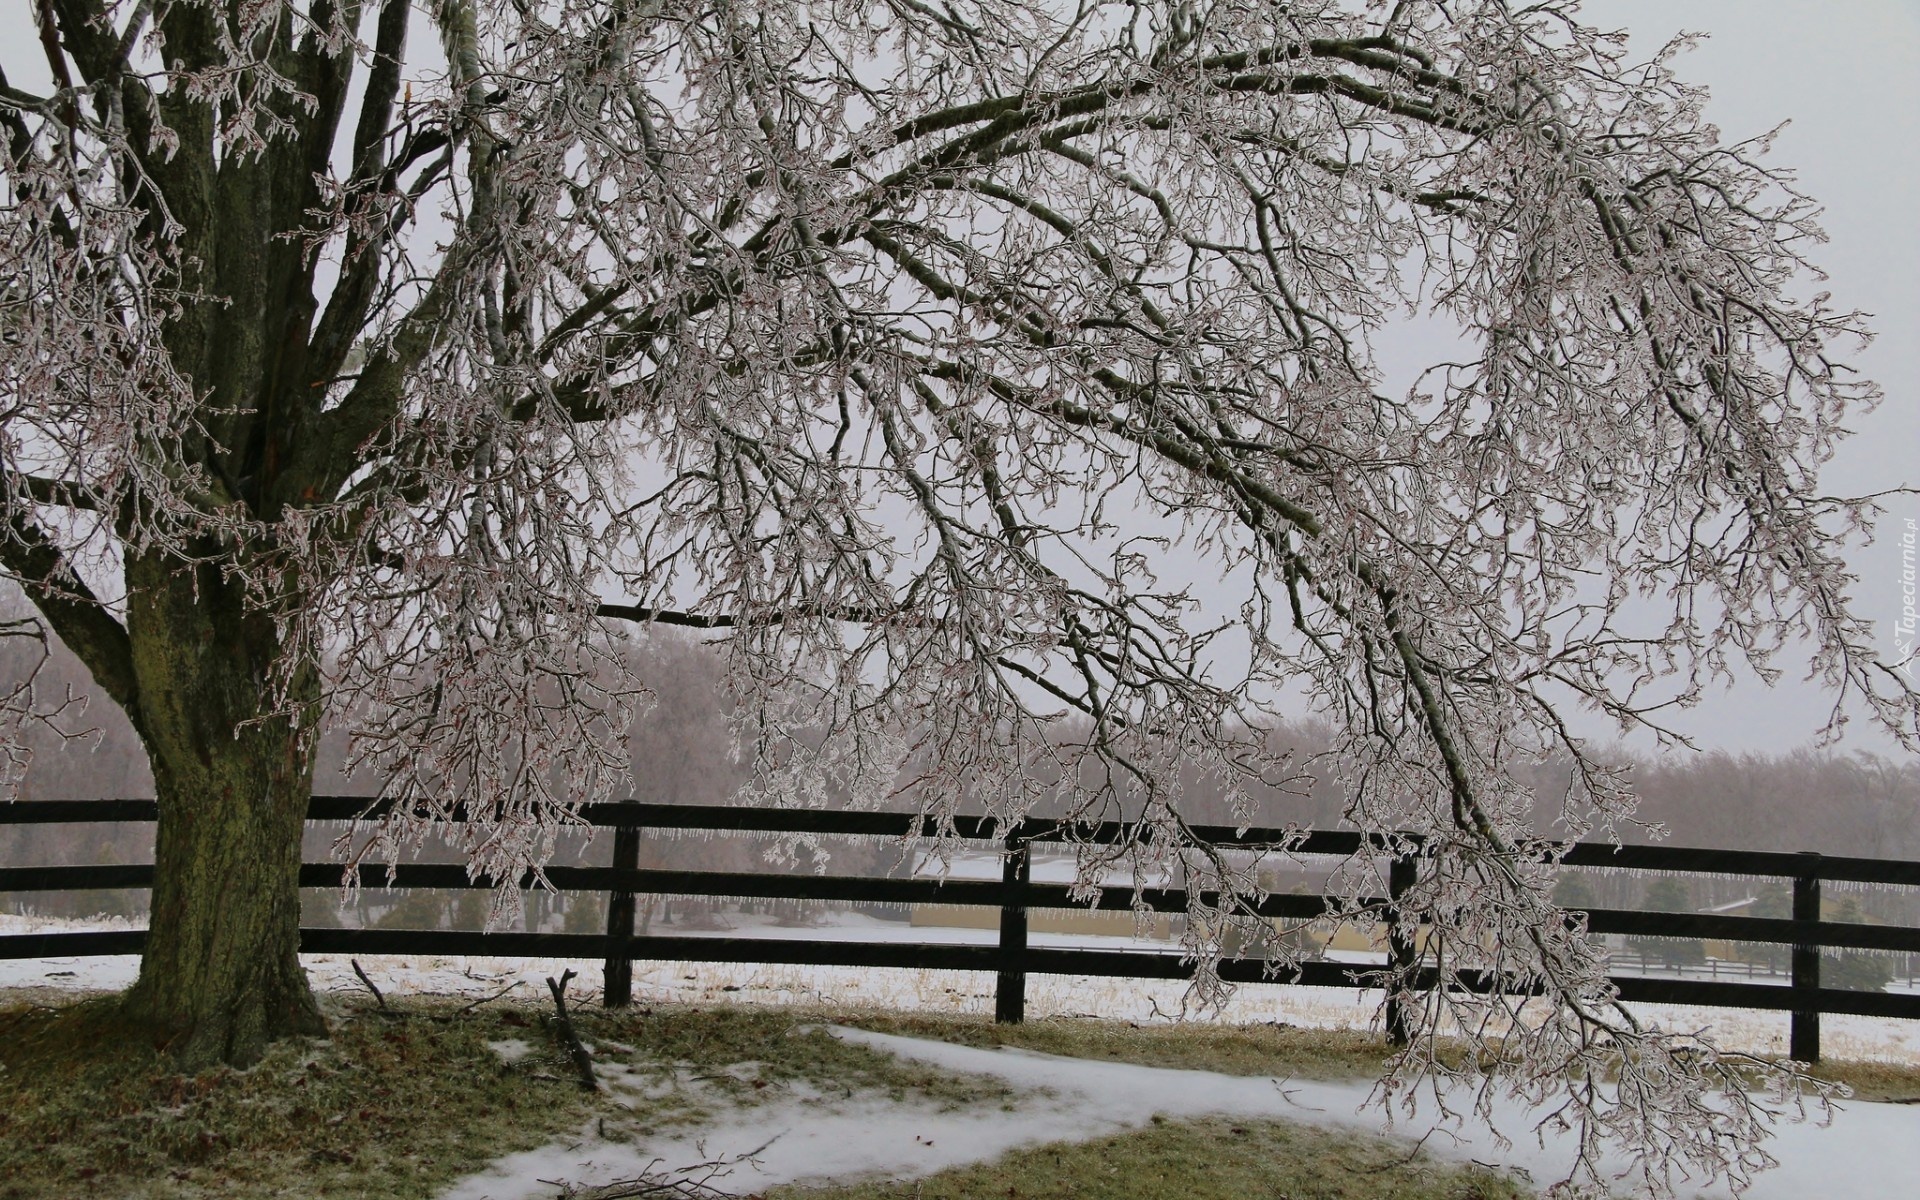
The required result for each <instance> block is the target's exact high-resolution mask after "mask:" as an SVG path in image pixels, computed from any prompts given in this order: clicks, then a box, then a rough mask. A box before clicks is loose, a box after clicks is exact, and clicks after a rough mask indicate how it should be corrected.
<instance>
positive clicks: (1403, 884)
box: [1387, 854, 1420, 1046]
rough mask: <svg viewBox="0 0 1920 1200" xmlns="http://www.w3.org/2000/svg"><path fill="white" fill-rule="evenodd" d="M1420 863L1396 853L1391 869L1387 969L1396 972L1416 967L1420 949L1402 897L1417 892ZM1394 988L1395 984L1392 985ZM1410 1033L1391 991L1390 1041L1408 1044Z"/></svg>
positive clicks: (1389, 1004)
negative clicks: (1406, 924) (1408, 925)
mask: <svg viewBox="0 0 1920 1200" xmlns="http://www.w3.org/2000/svg"><path fill="white" fill-rule="evenodd" d="M1419 869H1420V868H1419V864H1418V862H1417V861H1415V860H1414V859H1413V858H1412V857H1411V856H1410V855H1406V854H1396V855H1394V856H1393V862H1392V864H1391V865H1389V866H1388V867H1387V895H1388V896H1389V897H1390V898H1391V899H1392V900H1393V903H1392V904H1391V905H1389V906H1388V908H1387V920H1388V922H1389V924H1388V925H1387V968H1388V969H1389V970H1391V971H1393V972H1395V973H1404V972H1405V971H1406V970H1407V969H1408V968H1409V967H1411V966H1413V961H1414V957H1415V955H1416V953H1417V952H1418V946H1417V945H1416V944H1415V942H1414V937H1413V933H1412V931H1410V930H1408V929H1406V928H1405V927H1404V926H1403V925H1402V924H1401V913H1400V898H1401V897H1402V896H1405V895H1406V894H1407V893H1408V892H1410V891H1412V890H1413V884H1414V880H1415V879H1417V878H1418V877H1419V876H1418V873H1419ZM1389 986H1393V985H1391V984H1390V985H1389ZM1408 1036H1409V1030H1408V1028H1407V1014H1406V1010H1405V1009H1404V1008H1403V1007H1402V1005H1401V1002H1400V1000H1399V999H1398V998H1396V997H1395V996H1394V995H1393V994H1392V993H1391V992H1389V993H1388V995H1387V1040H1388V1041H1389V1042H1391V1043H1393V1044H1394V1045H1396V1046H1404V1045H1406V1044H1407V1039H1408Z"/></svg>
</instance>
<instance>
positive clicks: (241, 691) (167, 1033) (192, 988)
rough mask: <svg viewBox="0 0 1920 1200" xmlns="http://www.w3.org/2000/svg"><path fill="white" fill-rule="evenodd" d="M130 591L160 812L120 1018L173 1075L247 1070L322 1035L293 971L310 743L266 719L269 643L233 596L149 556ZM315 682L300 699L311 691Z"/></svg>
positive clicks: (301, 979) (132, 573)
mask: <svg viewBox="0 0 1920 1200" xmlns="http://www.w3.org/2000/svg"><path fill="white" fill-rule="evenodd" d="M127 580H128V585H129V587H128V592H129V600H128V620H127V629H128V634H129V636H130V639H131V642H132V650H133V659H134V668H135V672H136V673H137V674H138V676H139V678H140V691H141V696H142V700H143V711H144V713H145V715H146V716H147V718H148V720H147V722H146V728H145V730H144V731H143V736H144V739H145V741H146V746H147V753H148V756H149V758H150V759H151V761H152V764H153V777H154V784H155V787H156V789H157V794H158V798H159V809H160V813H159V825H158V829H157V832H156V834H155V841H154V886H153V903H152V916H151V919H150V922H149V926H148V933H147V945H146V950H145V952H144V953H143V955H142V957H141V960H140V978H139V980H138V981H137V982H136V983H135V984H134V986H133V988H132V989H131V990H130V991H129V992H128V993H127V994H126V996H125V998H124V1000H123V1002H122V1003H123V1011H124V1012H125V1014H126V1015H127V1016H128V1017H129V1018H131V1019H132V1020H134V1021H135V1022H137V1023H138V1024H140V1025H142V1026H145V1027H146V1028H147V1029H148V1030H149V1031H150V1032H151V1033H152V1034H153V1036H154V1038H155V1040H156V1041H157V1042H159V1043H161V1044H163V1045H164V1046H166V1048H167V1049H168V1051H169V1052H170V1053H171V1054H172V1056H173V1057H174V1058H175V1060H176V1061H178V1062H179V1063H180V1064H181V1065H182V1066H186V1067H198V1066H205V1065H210V1064H214V1063H228V1064H232V1065H246V1064H248V1063H252V1062H254V1061H256V1060H257V1059H258V1058H259V1057H260V1056H261V1054H262V1053H264V1052H265V1050H266V1047H267V1045H268V1044H269V1043H270V1042H272V1041H274V1040H276V1039H279V1038H282V1037H288V1036H296V1035H308V1034H324V1033H325V1032H326V1023H325V1022H324V1021H323V1020H322V1018H321V1016H320V1010H319V1008H318V1006H317V1005H316V1004H315V1002H314V998H313V992H312V989H311V988H310V987H309V986H308V983H307V977H306V973H305V971H304V970H303V969H302V968H301V966H300V959H299V938H300V890H299V871H300V846H301V831H302V829H303V828H304V823H305V820H306V810H307V804H308V800H309V799H310V797H311V795H312V791H313V757H314V756H313V739H312V737H310V736H307V735H305V734H303V733H302V732H301V729H300V727H298V726H296V724H295V722H293V721H292V720H290V719H288V717H286V716H285V715H284V714H275V713H273V712H271V711H269V709H270V707H271V706H270V704H269V703H268V701H267V699H266V697H268V696H269V695H271V691H272V689H271V688H270V686H269V684H270V677H269V672H270V671H271V670H272V669H273V663H274V661H275V655H276V654H277V651H278V646H277V644H276V642H277V639H276V635H275V632H274V630H273V627H272V622H271V621H270V620H268V619H266V618H265V617H264V616H262V615H261V614H259V613H258V612H252V611H249V609H248V607H247V606H246V603H245V600H244V598H243V597H242V596H241V595H239V593H238V589H237V588H235V587H234V586H232V585H231V584H229V583H226V582H223V581H222V580H221V579H220V578H219V577H218V573H217V572H215V571H213V570H208V569H199V570H196V569H194V568H190V567H181V566H179V565H178V564H177V563H165V562H156V561H152V560H143V559H132V560H130V561H129V562H128V566H127ZM311 674H312V672H310V671H307V672H303V673H302V676H303V677H302V678H300V679H298V680H297V681H296V685H295V688H294V694H295V695H296V696H297V697H300V698H302V699H307V698H310V696H311V695H312V694H313V692H314V688H315V683H314V680H312V679H311ZM301 725H303V726H309V727H310V726H311V720H308V721H306V722H302V723H301Z"/></svg>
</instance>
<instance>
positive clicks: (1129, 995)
mask: <svg viewBox="0 0 1920 1200" xmlns="http://www.w3.org/2000/svg"><path fill="white" fill-rule="evenodd" d="M835 916H836V918H837V919H836V922H835V923H834V924H833V925H830V926H825V927H822V928H791V927H782V926H779V925H776V924H775V923H774V922H773V921H772V920H771V919H769V918H765V917H741V916H738V915H731V914H730V916H729V920H730V922H731V923H732V924H733V925H734V926H735V928H733V929H730V930H722V931H718V932H716V933H715V934H714V936H729V937H765V938H780V939H783V940H785V939H793V940H814V941H889V942H924V943H937V944H943V945H985V944H991V943H992V941H993V934H992V933H991V932H990V931H987V930H977V929H947V928H939V927H925V926H922V927H910V926H907V925H905V924H903V923H901V922H897V921H880V920H875V919H873V918H871V917H867V916H864V915H862V914H859V913H838V914H835ZM124 928H128V925H127V923H126V922H124V921H120V920H117V919H113V920H78V921H76V920H61V919H50V918H43V917H28V916H17V915H10V914H0V936H4V935H6V934H12V933H37V932H80V931H83V930H91V929H124ZM675 932H685V931H683V930H677V929H676V930H675ZM1030 943H1031V944H1032V945H1034V946H1036V947H1063V948H1064V947H1076V948H1077V947H1086V948H1098V949H1104V950H1125V949H1134V950H1158V951H1166V950H1167V949H1168V948H1169V947H1168V946H1167V944H1166V943H1164V942H1157V941H1151V940H1148V939H1143V938H1119V937H1103V936H1099V935H1092V934H1044V933H1035V934H1033V935H1032V936H1031V938H1030ZM356 957H358V958H359V961H360V965H361V967H362V968H364V969H365V970H366V971H367V973H368V974H369V975H370V976H371V977H372V978H373V980H374V982H375V983H376V984H377V985H378V986H379V987H380V988H381V990H382V991H386V992H390V993H393V994H398V995H409V994H432V995H448V996H478V995H485V994H488V993H489V992H492V991H497V990H499V989H500V988H502V987H506V986H508V985H509V984H512V983H514V982H516V981H519V982H522V983H523V984H524V985H526V986H527V987H531V988H533V989H534V990H535V991H536V992H539V991H541V989H542V984H541V981H542V980H543V979H545V978H546V977H547V976H549V975H551V976H554V977H555V978H558V977H559V975H560V973H561V972H562V971H564V970H567V969H569V968H571V969H572V970H574V971H576V972H578V974H579V982H578V983H577V984H576V985H575V987H576V988H578V989H579V991H578V992H576V995H578V994H581V993H590V992H593V991H595V990H597V989H598V988H599V987H600V985H601V963H600V962H599V961H598V960H580V959H557V958H454V957H446V958H442V957H430V956H421V955H379V954H373V955H358V956H356ZM1341 957H1351V958H1354V959H1355V960H1356V963H1358V962H1359V960H1360V959H1361V958H1362V956H1359V955H1352V956H1347V955H1343V956H1341ZM301 958H302V961H304V962H305V963H306V964H307V968H308V970H309V972H311V974H312V976H313V979H314V984H315V986H316V987H318V988H320V989H322V990H323V991H333V992H354V991H364V988H363V986H362V985H361V983H360V981H359V980H358V979H356V978H355V977H354V975H353V970H352V966H351V964H350V963H349V961H348V956H347V955H337V954H308V955H302V956H301ZM138 970H139V959H138V958H137V957H136V956H134V955H102V956H94V957H87V958H58V959H50V958H36V959H12V960H8V959H0V989H3V988H20V987H36V988H44V987H52V988H59V989H63V990H64V989H71V990H76V991H99V990H106V991H117V990H119V989H121V988H124V987H126V986H128V985H129V984H131V983H132V982H133V980H134V976H135V974H136V973H137V972H138ZM1703 977H1704V976H1703ZM993 984H994V978H993V976H992V975H991V974H988V973H985V972H978V971H932V970H896V969H888V968H871V967H822V966H783V965H736V964H728V963H686V962H665V961H654V962H649V961H639V962H636V963H634V967H633V986H634V998H635V1000H636V1001H638V1002H641V1003H646V1002H649V1001H679V1002H702V1001H714V1000H721V999H725V1000H729V1001H733V1002H746V1003H765V1004H785V1003H795V1002H800V1003H813V1004H825V1005H856V1006H867V1007H877V1008H889V1009H901V1010H924V1011H930V1012H945V1013H991V1012H992V1011H993ZM1185 1000H1186V985H1185V984H1183V983H1181V982H1178V981H1175V980H1154V979H1086V978H1077V977H1073V976H1064V975H1029V976H1028V977H1027V1013H1028V1015H1029V1016H1031V1017H1036V1018H1039V1017H1050V1016H1098V1017H1108V1018H1112V1019H1115V1020H1125V1021H1138V1022H1151V1021H1163V1020H1173V1019H1178V1018H1179V1017H1181V1016H1182V1015H1183V1005H1184V1003H1185ZM1380 1001H1381V995H1380V993H1379V992H1377V991H1370V990H1362V989H1353V988H1320V987H1299V986H1295V985H1291V984H1284V985H1283V984H1248V985H1244V986H1242V987H1240V988H1239V989H1238V990H1237V991H1236V992H1235V993H1234V996H1233V999H1232V1000H1231V1001H1229V1002H1228V1004H1227V1006H1226V1008H1225V1009H1224V1010H1223V1011H1222V1012H1220V1013H1219V1014H1217V1015H1214V1016H1212V1017H1210V1018H1209V1019H1215V1020H1220V1021H1223V1022H1227V1023H1232V1024H1260V1023H1265V1022H1280V1023H1283V1024H1288V1025H1299V1026H1306V1027H1311V1028H1322V1029H1366V1028H1369V1027H1371V1026H1372V1025H1373V1023H1374V1022H1375V1021H1376V1020H1377V1019H1378V1016H1379V1008H1380ZM1634 1009H1635V1011H1636V1012H1637V1013H1638V1014H1640V1015H1641V1016H1642V1018H1643V1019H1646V1020H1650V1021H1657V1022H1659V1023H1660V1024H1661V1025H1662V1026H1664V1027H1665V1028H1669V1029H1684V1030H1688V1031H1696V1030H1704V1031H1707V1032H1709V1033H1711V1034H1712V1036H1713V1037H1714V1038H1715V1040H1716V1041H1717V1042H1718V1043H1719V1044H1720V1045H1721V1046H1722V1047H1724V1048H1726V1049H1729V1050H1739V1051H1744V1052H1747V1053H1753V1054H1763V1055H1784V1054H1785V1053H1786V1052H1787V1026H1788V1017H1787V1014H1786V1013H1783V1012H1763V1011H1759V1010H1752V1009H1714V1008H1697V1007H1692V1006H1685V1005H1671V1004H1640V1005H1635V1006H1634ZM1187 1015H1197V1014H1187ZM1821 1048H1822V1053H1823V1054H1824V1055H1825V1056H1826V1057H1828V1058H1833V1059H1845V1060H1856V1061H1875V1062H1895V1063H1913V1064H1920V1021H1902V1020H1893V1019H1889V1018H1880V1017H1855V1016H1843V1015H1836V1014H1828V1015H1826V1016H1825V1017H1823V1018H1822V1019H1821Z"/></svg>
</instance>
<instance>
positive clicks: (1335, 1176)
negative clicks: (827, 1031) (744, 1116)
mask: <svg viewBox="0 0 1920 1200" xmlns="http://www.w3.org/2000/svg"><path fill="white" fill-rule="evenodd" d="M1533 1195H1534V1192H1533V1190H1532V1189H1531V1188H1530V1187H1527V1186H1525V1185H1523V1184H1522V1183H1520V1182H1518V1181H1516V1180H1514V1179H1512V1178H1510V1177H1508V1176H1505V1175H1499V1174H1495V1173H1494V1172H1492V1171H1488V1170H1485V1169H1484V1168H1480V1167H1456V1166H1452V1165H1447V1164H1440V1163H1436V1162H1435V1161H1434V1160H1432V1159H1431V1158H1428V1157H1427V1156H1425V1155H1423V1154H1413V1155H1410V1154H1409V1152H1408V1149H1407V1147H1406V1146H1405V1145H1403V1144H1402V1143H1399V1142H1395V1141H1391V1140H1389V1139H1386V1138H1379V1137H1366V1136H1362V1135H1358V1134H1348V1133H1340V1132H1335V1131H1331V1130H1325V1129H1313V1128H1308V1127H1305V1126H1299V1125H1287V1124H1283V1123H1280V1122H1276V1121H1232V1120H1226V1119H1213V1120H1204V1121H1169V1122H1166V1123H1163V1124H1155V1125H1152V1126H1150V1127H1148V1128H1146V1129H1141V1130H1136V1131H1133V1132H1130V1133H1121V1134H1115V1135H1113V1136H1111V1137H1106V1138H1100V1139H1097V1140H1094V1141H1090V1142H1074V1143H1058V1144H1054V1145H1046V1146H1037V1147H1034V1148H1033V1149H1030V1150H1018V1151H1015V1152H1014V1153H1012V1154H1009V1155H1006V1156H1005V1157H1003V1158H1000V1159H997V1160H995V1161H994V1162H990V1163H981V1164H978V1165H975V1166H968V1167H955V1168H952V1169H950V1170H946V1171H942V1172H940V1173H939V1174H937V1175H930V1176H928V1177H927V1178H925V1179H916V1180H912V1181H908V1182H891V1181H888V1182H874V1183H864V1184H857V1185H854V1186H851V1187H832V1188H797V1187H788V1188H776V1189H774V1190H773V1191H771V1192H769V1193H768V1194H767V1200H977V1198H980V1197H1008V1198H1011V1200H1252V1198H1255V1197H1258V1198H1260V1200H1283V1198H1284V1200H1521V1198H1522V1197H1532V1196H1533Z"/></svg>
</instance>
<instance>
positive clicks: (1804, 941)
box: [1787, 854, 1820, 1063]
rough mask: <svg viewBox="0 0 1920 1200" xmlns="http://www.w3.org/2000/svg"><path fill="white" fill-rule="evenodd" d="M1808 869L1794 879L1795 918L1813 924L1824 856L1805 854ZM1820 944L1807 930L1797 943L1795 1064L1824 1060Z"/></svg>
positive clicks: (1791, 1040)
mask: <svg viewBox="0 0 1920 1200" xmlns="http://www.w3.org/2000/svg"><path fill="white" fill-rule="evenodd" d="M1802 861H1803V862H1804V863H1805V869H1804V870H1802V871H1801V872H1800V874H1798V875H1796V876H1794V880H1793V919H1794V920H1795V921H1796V922H1813V921H1818V920H1819V919H1820V875H1819V870H1820V856H1819V855H1818V854H1805V855H1802ZM1819 989H1820V943H1819V942H1818V941H1817V940H1816V938H1815V935H1814V934H1813V933H1811V932H1810V931H1808V930H1806V929H1801V930H1800V931H1799V933H1798V940H1796V941H1795V942H1794V943H1793V990H1794V991H1795V992H1796V993H1798V995H1796V996H1795V997H1794V998H1795V999H1796V1000H1797V1001H1798V1002H1799V1003H1798V1004H1797V1005H1796V1006H1795V1008H1794V1010H1793V1028H1792V1032H1791V1034H1790V1035H1789V1037H1788V1048H1787V1057H1788V1058H1791V1059H1793V1060H1794V1061H1795V1062H1804V1063H1816V1062H1819V1061H1820V999H1819V997H1818V995H1816V993H1817V992H1818V991H1819Z"/></svg>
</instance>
